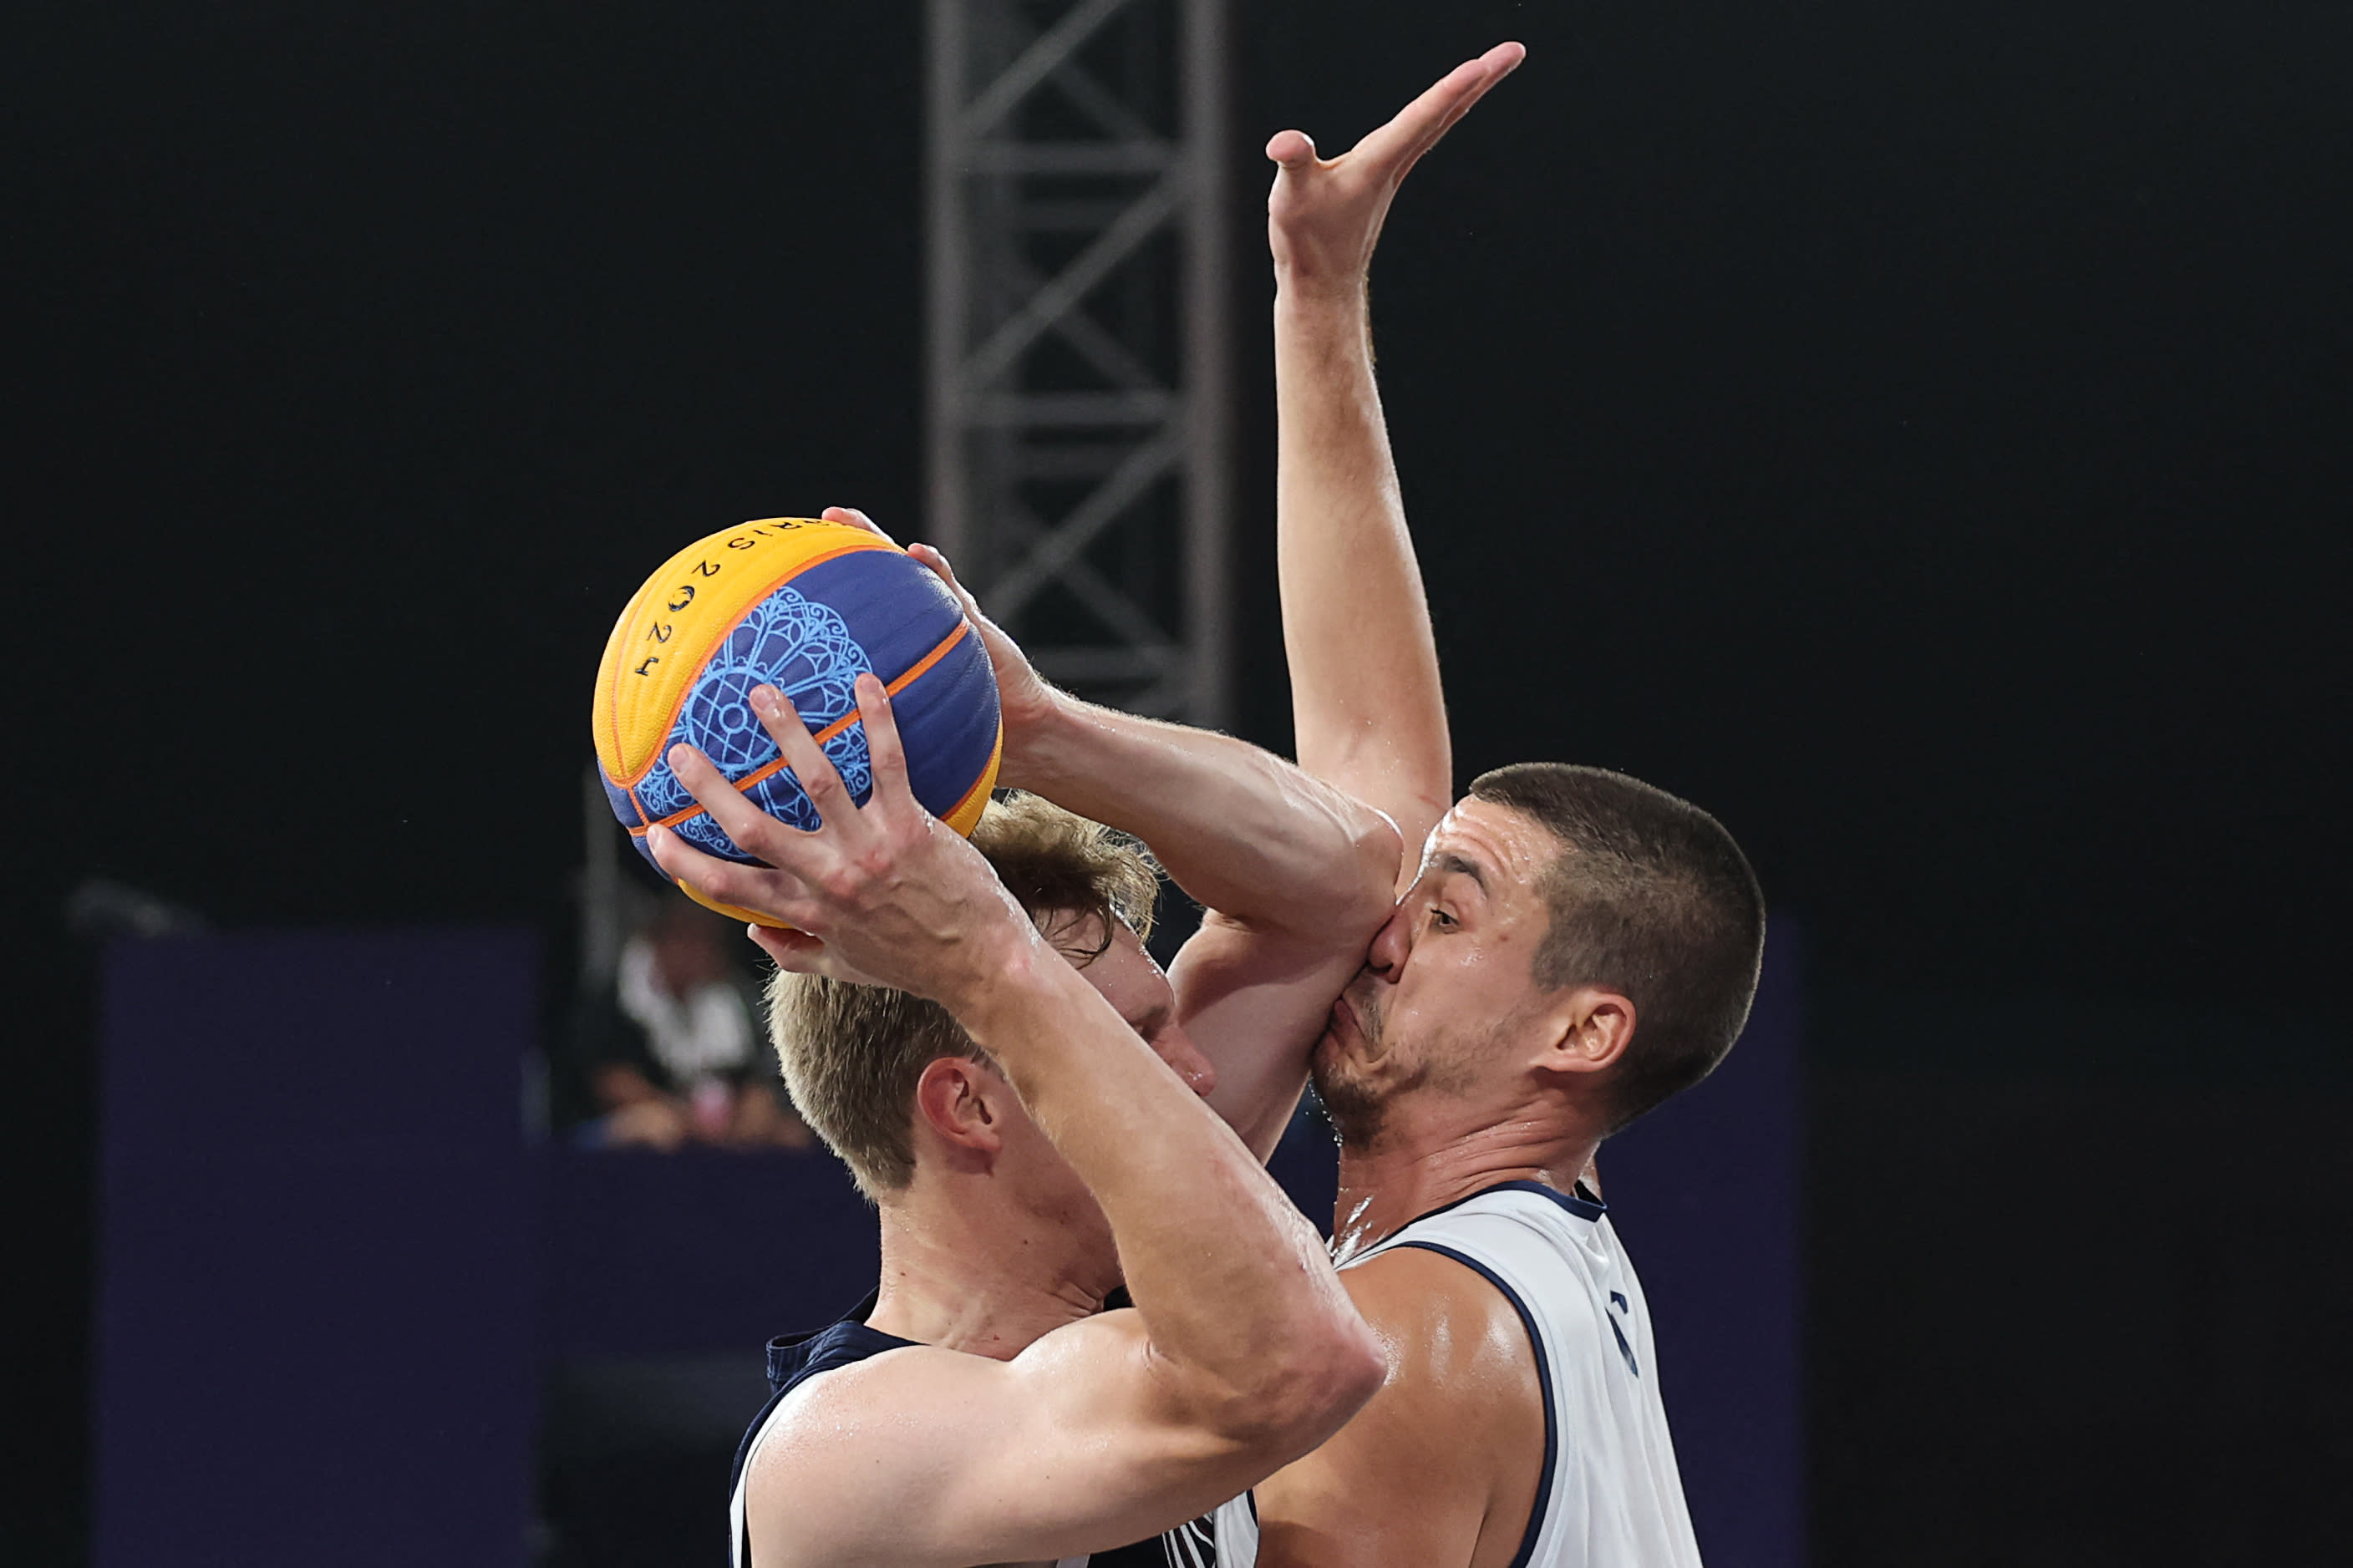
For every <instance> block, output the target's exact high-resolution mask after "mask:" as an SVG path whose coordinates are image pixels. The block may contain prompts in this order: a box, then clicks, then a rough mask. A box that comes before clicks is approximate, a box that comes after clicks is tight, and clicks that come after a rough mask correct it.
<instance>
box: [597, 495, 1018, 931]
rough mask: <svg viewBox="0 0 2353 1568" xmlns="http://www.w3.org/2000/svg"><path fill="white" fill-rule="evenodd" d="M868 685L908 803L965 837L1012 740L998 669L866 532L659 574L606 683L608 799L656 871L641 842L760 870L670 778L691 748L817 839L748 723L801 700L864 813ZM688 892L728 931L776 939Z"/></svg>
mask: <svg viewBox="0 0 2353 1568" xmlns="http://www.w3.org/2000/svg"><path fill="white" fill-rule="evenodd" d="M869 670H871V671H872V672H873V673H874V675H875V676H876V677H878V678H879V679H881V681H882V683H883V685H884V686H885V688H887V689H889V691H890V693H891V706H892V714H893V716H894V717H895V718H896V719H897V721H898V725H899V733H900V735H901V737H902V740H903V741H904V742H905V746H906V753H907V776H908V782H909V784H910V785H911V786H912V787H913V791H914V795H915V798H916V799H917V800H918V801H920V802H921V803H922V804H923V808H924V809H925V810H926V811H929V812H930V813H931V814H932V815H933V816H936V817H938V818H939V819H940V820H941V821H943V822H944V823H946V824H947V825H948V826H950V827H953V828H955V830H956V831H957V832H958V833H962V834H966V835H969V834H970V833H971V832H972V829H973V826H974V825H975V824H976V823H978V822H979V820H980V816H981V813H982V812H984V811H986V810H987V807H988V792H989V789H990V786H991V785H993V784H995V783H996V781H997V761H998V758H999V757H1000V755H1001V754H1002V751H1003V744H1004V731H1003V726H1002V724H1001V723H1000V721H999V719H998V716H997V678H996V676H995V674H994V673H993V672H992V671H991V670H990V668H989V665H988V654H987V650H986V649H985V648H983V647H982V646H981V641H980V638H979V637H977V636H976V635H975V634H974V632H973V629H972V626H971V625H970V624H969V623H968V622H966V621H965V618H964V612H963V610H962V608H961V607H960V606H959V605H957V603H956V601H955V597H954V596H953V595H951V594H950V593H949V592H948V590H947V588H946V586H945V585H944V584H942V583H941V582H940V580H939V579H938V578H936V577H934V576H933V575H932V574H931V573H930V572H929V571H928V570H926V569H925V568H924V567H923V565H922V564H921V563H918V562H916V561H915V560H913V558H912V557H910V556H909V555H908V554H907V553H906V552H904V551H902V550H901V549H900V548H899V547H898V546H897V545H895V544H892V543H891V542H889V541H888V540H885V539H883V538H881V537H880V536H879V535H877V534H873V533H870V532H868V531H866V530H864V529H862V528H857V527H854V526H852V525H850V524H848V523H839V522H825V521H818V520H815V519H810V518H797V517H774V518H765V519H763V520H760V521H754V522H747V523H744V524H742V525H740V526H738V527H735V528H731V529H727V530H724V531H721V532H718V533H714V534H712V536H711V537H710V538H708V539H704V540H702V541H700V542H697V543H694V544H691V545H690V546H688V547H687V548H686V549H684V550H681V551H680V552H678V553H677V554H676V555H673V556H671V557H670V560H669V561H667V562H665V563H663V564H662V567H661V569H660V570H659V571H658V572H656V573H655V574H653V575H652V576H650V577H649V578H647V579H646V582H645V585H644V586H643V587H641V588H639V589H638V591H637V594H636V595H634V596H633V597H632V598H631V599H630V600H629V603H628V608H626V609H624V610H623V611H622V612H621V618H620V619H619V621H617V623H615V625H614V626H613V635H612V637H611V638H610V639H609V640H608V641H607V643H606V645H605V658H604V662H603V664H602V665H601V666H600V667H599V668H598V669H597V671H596V714H595V728H596V761H597V764H598V768H599V771H600V772H601V773H602V774H603V777H604V782H605V793H606V795H607V797H608V798H609V799H610V800H611V801H612V803H613V813H614V815H615V816H617V817H619V818H620V821H621V825H622V826H624V827H627V828H628V830H629V837H630V839H631V841H632V842H634V843H635V844H636V845H637V847H638V853H639V854H640V855H643V856H644V857H645V858H646V862H647V864H649V865H652V866H654V868H655V869H656V870H657V871H659V870H660V869H661V868H660V867H659V865H658V864H656V863H655V862H654V858H653V852H652V850H651V848H650V847H649V845H648V843H647V840H646V832H647V829H648V828H649V827H652V826H657V825H659V826H663V827H667V828H669V829H670V830H671V831H672V832H674V833H676V834H677V835H678V836H679V837H681V838H683V839H685V840H686V841H687V842H688V843H689V844H691V845H693V846H694V847H696V848H698V849H701V850H702V851H703V852H705V853H706V854H710V855H714V856H717V857H719V858H722V859H726V860H733V861H736V862H738V863H741V864H747V865H751V864H757V863H758V862H757V861H756V860H755V858H754V857H752V856H750V855H746V854H745V853H744V851H742V850H741V849H739V848H737V847H735V845H734V843H733V840H731V839H730V838H729V837H727V835H726V834H725V833H723V832H722V831H721V830H720V827H719V825H718V824H717V823H716V822H713V821H712V819H711V816H710V815H709V814H708V813H707V812H705V811H703V810H702V807H701V806H699V805H696V804H695V801H694V797H693V796H692V795H689V794H687V792H686V786H685V785H684V784H681V783H680V782H679V780H678V778H677V776H676V775H675V774H674V773H671V772H670V763H669V761H668V757H669V752H670V748H671V747H672V746H674V745H677V744H679V743H680V742H684V743H685V744H687V745H690V746H692V747H694V748H695V749H696V750H697V751H699V752H702V754H703V755H705V756H707V757H709V758H710V759H711V761H712V764H713V765H715V766H716V767H717V768H718V769H719V771H720V772H721V773H724V774H725V775H726V776H727V779H728V781H729V782H730V783H731V784H733V785H734V786H735V787H736V789H738V790H740V791H741V792H743V794H744V796H745V797H746V798H747V799H749V800H750V801H752V802H753V804H754V805H758V806H759V807H760V808H761V809H762V810H764V811H765V812H767V813H768V815H769V816H774V817H776V818H778V819H779V820H781V821H783V822H786V823H788V824H790V825H791V826H795V827H798V828H804V829H813V828H815V827H816V826H818V817H817V813H816V810H815V809H814V808H813V807H812V806H811V805H810V804H809V800H808V796H807V795H806V794H804V793H803V791H802V789H801V786H800V783H799V781H798V780H797V779H796V778H794V776H793V774H792V771H791V770H790V769H789V768H787V767H786V765H785V762H784V757H783V754H782V753H781V752H779V750H778V749H777V746H776V742H774V741H772V740H770V739H769V738H768V732H767V731H765V730H764V729H763V728H761V725H760V721H759V718H758V716H757V715H756V714H754V712H753V711H752V704H751V693H752V689H753V688H754V687H756V686H760V685H762V684H766V685H770V686H774V687H775V688H776V689H777V690H779V691H781V692H783V693H784V694H785V696H786V698H787V699H788V700H790V701H791V702H792V704H793V707H794V708H795V709H796V710H797V711H798V712H799V714H800V716H801V719H802V721H804V722H805V723H807V725H808V728H809V731H810V733H811V734H812V735H814V736H815V737H816V740H817V742H818V746H819V747H820V748H821V749H822V750H823V751H824V752H825V754H826V756H827V758H828V760H829V761H830V762H831V763H833V765H834V767H835V768H836V769H837V770H838V771H839V773H840V774H841V779H842V783H843V784H847V785H848V786H849V791H850V793H851V795H853V796H855V797H856V799H857V800H858V802H859V804H860V805H864V804H865V802H866V799H867V796H868V795H870V794H871V791H872V788H873V770H872V768H871V765H870V764H869V762H868V757H867V748H866V733H865V729H864V727H863V725H862V724H860V721H859V716H858V701H857V698H856V696H855V695H854V693H853V692H852V690H851V683H852V682H854V681H855V680H856V679H858V677H859V676H860V675H861V674H863V673H865V672H867V671H869ZM664 875H665V876H667V873H664ZM680 886H681V888H682V889H684V890H685V892H686V893H687V895H688V896H689V897H691V898H692V899H694V900H696V901H697V902H699V903H703V904H708V905H709V906H710V907H711V908H712V909H715V910H720V911H721V912H722V913H723V914H728V915H733V916H735V917H737V918H740V919H743V920H748V921H758V922H760V923H763V924H768V925H773V924H776V921H774V920H773V919H771V918H768V917H764V916H762V915H761V914H760V913H759V912H758V911H756V910H743V909H737V908H734V907H733V906H732V905H727V904H722V903H719V902H716V901H715V900H711V899H707V898H704V897H703V896H702V894H701V893H699V892H697V891H696V890H695V889H693V888H691V887H688V886H686V884H684V883H681V884H680Z"/></svg>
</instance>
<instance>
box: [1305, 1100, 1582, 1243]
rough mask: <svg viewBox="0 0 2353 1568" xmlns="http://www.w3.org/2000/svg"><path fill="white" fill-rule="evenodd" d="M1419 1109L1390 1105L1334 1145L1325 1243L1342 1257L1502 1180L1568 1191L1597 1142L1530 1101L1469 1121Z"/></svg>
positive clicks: (1447, 1110)
mask: <svg viewBox="0 0 2353 1568" xmlns="http://www.w3.org/2000/svg"><path fill="white" fill-rule="evenodd" d="M1419 1109H1421V1108H1419V1107H1414V1106H1411V1105H1398V1106H1396V1107H1393V1108H1392V1114H1391V1116H1390V1117H1389V1118H1388V1120H1387V1121H1384V1123H1383V1124H1382V1126H1381V1128H1380V1130H1379V1131H1378V1133H1377V1136H1375V1137H1374V1138H1373V1139H1372V1141H1371V1142H1369V1143H1366V1144H1364V1145H1361V1146H1359V1145H1355V1144H1346V1143H1344V1144H1343V1145H1342V1146H1341V1149H1340V1197H1339V1202H1338V1203H1337V1204H1336V1205H1335V1207H1334V1209H1333V1215H1332V1226H1333V1228H1332V1244H1333V1248H1334V1251H1335V1255H1336V1256H1337V1257H1338V1258H1340V1259H1341V1260H1342V1261H1343V1262H1345V1261H1346V1260H1347V1258H1350V1257H1353V1256H1354V1255H1355V1254H1356V1253H1358V1252H1361V1251H1362V1250H1364V1249H1365V1248H1366V1247H1370V1246H1372V1245H1373V1244H1374V1243H1376V1242H1378V1241H1381V1240H1384V1239H1386V1238H1387V1237H1391V1236H1394V1235H1396V1234H1397V1233H1398V1231H1399V1230H1402V1229H1403V1228H1404V1227H1405V1226H1408V1225H1409V1224H1411V1223H1412V1222H1413V1221H1415V1220H1417V1219H1419V1218H1420V1217H1421V1216H1422V1215H1426V1214H1428V1213H1430V1211H1431V1210H1433V1209H1440V1208H1444V1207H1445V1206H1446V1205H1449V1204H1451V1203H1459V1202H1460V1201H1461V1200H1462V1199H1464V1198H1467V1197H1470V1196H1471V1195H1472V1194H1475V1193H1481V1192H1484V1191H1485V1190H1486V1189H1487V1188H1489V1187H1492V1186H1495V1185H1497V1184H1501V1183H1504V1182H1540V1183H1542V1184H1545V1185H1546V1186H1548V1187H1553V1188H1556V1189H1557V1190H1559V1191H1561V1192H1564V1193H1565V1192H1568V1191H1570V1190H1572V1189H1573V1188H1574V1187H1575V1186H1576V1185H1577V1177H1578V1176H1579V1175H1580V1174H1582V1173H1584V1171H1585V1170H1586V1168H1587V1167H1588V1166H1589V1165H1590V1164H1591V1163H1593V1152H1594V1150H1595V1149H1596V1148H1598V1147H1599V1144H1600V1142H1601V1141H1600V1138H1599V1136H1598V1135H1597V1134H1592V1133H1588V1132H1585V1131H1581V1130H1579V1129H1577V1128H1576V1127H1574V1126H1564V1125H1563V1124H1562V1123H1561V1121H1560V1120H1559V1119H1558V1118H1557V1117H1556V1116H1554V1115H1546V1114H1540V1113H1535V1112H1534V1111H1533V1108H1531V1113H1529V1114H1522V1115H1514V1116H1507V1117H1501V1118H1489V1119H1482V1121H1480V1122H1479V1123H1478V1124H1474V1125H1471V1126H1465V1125H1463V1121H1462V1118H1461V1115H1460V1112H1459V1111H1457V1110H1452V1109H1451V1108H1448V1107H1444V1106H1435V1107H1431V1108H1430V1110H1429V1111H1428V1112H1427V1113H1425V1114H1423V1115H1420V1116H1417V1115H1416V1114H1415V1112H1416V1110H1419Z"/></svg>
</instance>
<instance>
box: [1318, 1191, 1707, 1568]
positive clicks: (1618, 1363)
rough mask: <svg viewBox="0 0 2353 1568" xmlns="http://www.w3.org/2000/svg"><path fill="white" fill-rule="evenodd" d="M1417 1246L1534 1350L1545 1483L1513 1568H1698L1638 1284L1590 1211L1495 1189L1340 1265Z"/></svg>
mask: <svg viewBox="0 0 2353 1568" xmlns="http://www.w3.org/2000/svg"><path fill="white" fill-rule="evenodd" d="M1398 1247H1424V1248H1427V1249H1428V1250H1430V1251H1431V1252H1436V1253H1439V1254H1441V1255H1442V1256H1444V1257H1447V1258H1453V1259H1454V1260H1455V1261H1456V1262H1458V1263H1461V1264H1462V1265H1464V1266H1465V1267H1466V1268H1474V1269H1476V1270H1478V1271H1479V1273H1481V1274H1482V1275H1484V1276H1485V1277H1486V1279H1487V1280H1488V1282H1489V1283H1491V1284H1493V1286H1494V1287H1495V1288H1496V1289H1499V1290H1501V1291H1502V1292H1503V1293H1504V1296H1505V1297H1506V1298H1507V1299H1508V1300H1510V1301H1511V1303H1512V1305H1513V1306H1514V1308H1516V1309H1517V1310H1518V1311H1519V1314H1520V1321H1521V1322H1522V1323H1523V1324H1525V1326H1526V1328H1527V1331H1528V1341H1529V1342H1530V1343H1531V1344H1532V1345H1534V1346H1535V1356H1536V1373H1537V1375H1538V1376H1539V1377H1540V1378H1541V1379H1542V1380H1543V1384H1544V1393H1545V1474H1544V1479H1543V1480H1542V1481H1541V1482H1539V1483H1538V1485H1537V1488H1536V1502H1535V1510H1534V1511H1533V1512H1532V1513H1531V1514H1530V1516H1529V1519H1528V1530H1527V1534H1526V1535H1525V1537H1524V1538H1523V1539H1522V1541H1521V1542H1520V1550H1519V1552H1518V1554H1517V1555H1516V1556H1514V1558H1513V1560H1512V1562H1513V1568H1699V1542H1697V1541H1696V1540H1695V1539H1694V1537H1693V1535H1692V1526H1691V1515H1690V1513H1689V1512H1688V1511H1687V1510H1685V1508H1684V1507H1683V1479H1682V1477H1681V1476H1680V1475H1678V1474H1677V1473H1676V1470H1675V1447H1674V1442H1673V1440H1672V1438H1670V1437H1669V1436H1667V1410H1666V1406H1665V1405H1664V1404H1663V1403H1662V1401H1661V1400H1660V1398H1659V1375H1658V1374H1659V1369H1658V1356H1657V1353H1656V1351H1655V1349H1654V1347H1653V1346H1652V1343H1651V1312H1650V1309H1649V1308H1648V1307H1647V1306H1646V1305H1645V1304H1644V1303H1643V1300H1642V1286H1641V1281H1640V1280H1638V1279H1635V1277H1634V1266H1633V1264H1632V1263H1630V1262H1629V1261H1628V1260H1627V1258H1626V1253H1625V1249H1624V1248H1623V1247H1620V1246H1619V1244H1618V1234H1617V1232H1616V1231H1614V1230H1612V1229H1611V1228H1610V1226H1609V1214H1608V1211H1607V1210H1606V1209H1604V1208H1603V1207H1602V1205H1599V1204H1598V1203H1595V1202H1592V1201H1591V1200H1589V1199H1588V1198H1585V1197H1582V1196H1572V1195H1570V1194H1567V1193H1561V1192H1556V1191H1555V1190H1554V1189H1552V1188H1550V1187H1547V1186H1545V1185H1543V1184H1539V1183H1536V1182H1506V1183H1504V1184H1502V1185H1501V1186H1494V1187H1490V1188H1488V1189H1487V1190H1486V1191H1484V1192H1482V1193H1480V1194H1476V1195H1475V1196H1472V1197H1468V1198H1465V1199H1463V1200H1462V1201H1461V1202H1460V1203H1457V1204H1453V1205H1450V1206H1448V1207H1446V1208H1442V1209H1440V1210H1438V1211H1437V1212H1436V1213H1434V1214H1427V1215H1422V1216H1421V1218H1419V1219H1418V1220H1415V1221H1414V1222H1413V1223H1412V1224H1411V1225H1409V1226H1406V1227H1405V1228H1404V1229H1402V1230H1400V1231H1398V1233H1397V1234H1396V1235H1395V1236H1392V1237H1389V1238H1388V1239H1387V1240H1386V1241H1382V1242H1380V1243H1378V1244H1377V1245H1375V1246H1373V1247H1367V1248H1366V1250H1365V1251H1364V1252H1363V1253H1361V1254H1359V1255H1358V1256H1356V1257H1355V1258H1350V1259H1349V1260H1348V1261H1347V1262H1346V1263H1345V1264H1344V1265H1342V1267H1343V1268H1356V1267H1357V1266H1359V1265H1361V1264H1363V1263H1365V1262H1366V1261H1368V1260H1369V1259H1372V1258H1378V1257H1379V1256H1380V1255H1381V1254H1382V1253H1384V1252H1389V1251H1393V1250H1395V1249H1396V1248H1398Z"/></svg>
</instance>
